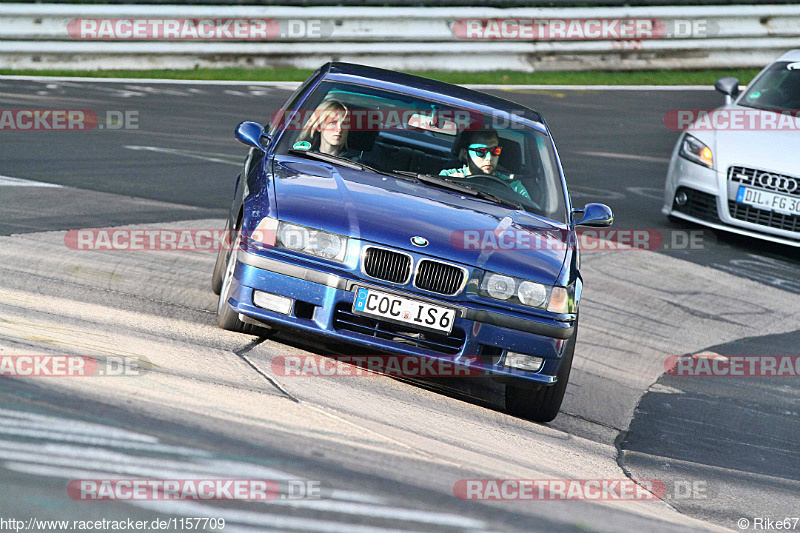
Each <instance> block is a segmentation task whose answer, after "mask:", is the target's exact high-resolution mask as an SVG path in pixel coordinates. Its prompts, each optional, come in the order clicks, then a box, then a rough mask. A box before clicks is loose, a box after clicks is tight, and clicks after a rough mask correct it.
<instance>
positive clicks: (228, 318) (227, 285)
mask: <svg viewBox="0 0 800 533" xmlns="http://www.w3.org/2000/svg"><path fill="white" fill-rule="evenodd" d="M240 240H241V230H240V228H236V235H235V237H234V238H233V245H232V246H231V249H230V250H228V251H223V253H222V256H223V257H224V258H225V269H224V270H222V276H221V278H222V281H221V286H220V292H219V300H218V301H217V324H219V327H221V328H222V329H227V330H230V331H238V332H244V331H246V330H247V329H249V328H247V324H245V323H244V322H242V321H241V320H239V313H237V312H236V311H234V310H233V309H231V306H230V305H228V299H230V297H231V287H232V286H233V273H234V270H236V250H238V249H239V241H240Z"/></svg>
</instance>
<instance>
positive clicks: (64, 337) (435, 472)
mask: <svg viewBox="0 0 800 533" xmlns="http://www.w3.org/2000/svg"><path fill="white" fill-rule="evenodd" d="M489 92H495V93H499V94H502V95H503V96H505V97H506V98H509V99H511V100H514V101H518V102H520V103H522V104H525V105H529V106H531V107H534V108H536V109H538V110H540V111H541V112H542V113H543V114H544V116H545V118H546V119H547V120H548V123H549V124H550V126H551V128H552V130H553V135H554V137H555V140H556V143H557V145H558V147H559V153H560V156H561V158H562V161H563V163H564V166H565V171H566V174H567V178H568V183H569V187H570V192H571V194H572V196H573V198H574V201H575V203H582V202H589V201H600V202H604V203H607V204H608V205H610V206H611V207H612V208H613V209H614V212H615V215H616V221H615V228H619V229H648V230H654V231H657V232H660V233H661V234H663V235H671V233H670V232H675V231H676V230H678V231H690V230H699V229H700V228H697V227H694V226H691V225H673V224H671V223H670V222H668V221H666V220H665V219H664V217H663V216H662V215H661V213H660V207H661V203H662V200H661V190H662V185H663V180H664V175H665V172H666V166H667V161H668V157H669V154H670V151H671V149H672V146H673V144H674V142H675V139H676V138H677V135H678V133H677V132H673V131H670V130H668V129H667V128H666V127H665V126H664V123H663V116H664V113H666V112H667V111H668V110H670V109H678V108H688V109H703V108H711V107H715V106H716V105H717V104H718V103H719V101H720V96H719V95H718V94H716V93H714V92H713V91H711V90H708V91H658V90H650V91H621V90H620V91H599V90H541V89H535V90H534V89H530V90H524V89H515V90H501V91H489ZM289 93H290V90H289V87H288V86H286V87H281V86H277V87H276V86H259V85H252V86H250V85H209V84H197V85H192V84H178V85H173V84H159V83H150V82H141V83H89V82H81V81H22V80H7V79H0V100H1V101H2V108H3V109H9V108H11V109H14V108H16V109H90V110H93V111H95V112H96V113H97V114H98V115H99V116H100V117H101V119H102V118H104V117H106V116H107V112H109V111H111V112H112V114H113V113H117V112H120V111H121V112H129V113H130V112H133V115H131V116H135V117H136V119H137V127H136V128H135V129H134V128H128V129H113V125H109V124H103V125H104V126H106V127H104V128H102V129H101V128H96V129H94V130H92V131H85V132H64V131H52V132H41V131H39V132H31V131H24V132H7V131H4V132H2V139H3V142H2V143H0V176H3V177H2V178H0V276H1V277H0V279H1V280H2V281H0V354H5V355H16V354H81V355H93V356H95V357H98V358H100V359H102V357H108V356H117V355H122V356H126V357H130V358H134V357H146V358H147V359H148V360H149V361H150V362H152V365H153V366H152V367H148V371H147V372H143V373H142V374H141V375H137V376H125V377H94V378H50V379H48V378H38V379H33V378H30V379H22V378H20V379H6V378H3V379H2V381H0V397H2V400H1V403H0V406H2V407H0V409H1V410H0V418H2V421H1V422H0V450H1V452H0V476H1V477H0V479H2V483H0V501H2V502H3V503H2V505H0V511H1V512H0V518H9V517H13V518H17V519H25V520H27V519H28V518H29V517H37V518H43V519H45V518H50V519H70V520H88V519H102V518H105V519H109V520H110V519H127V518H132V519H134V520H136V519H142V520H149V521H151V520H153V519H154V518H159V517H164V518H170V517H180V516H184V517H185V516H208V517H225V518H226V528H225V530H224V531H264V530H268V531H269V530H273V531H287V530H297V531H355V530H358V529H357V527H360V528H362V529H361V530H363V531H374V530H416V531H431V530H442V531H515V530H555V531H571V530H596V531H620V530H625V531H639V530H653V531H675V530H696V529H716V528H719V527H722V528H730V529H733V530H737V529H738V528H737V520H738V519H739V518H742V517H746V518H748V519H750V527H753V524H754V521H753V518H754V517H764V518H769V519H772V520H777V519H783V518H785V517H792V516H797V515H798V511H799V510H800V496H799V495H800V483H799V482H800V471H799V470H798V468H797V465H798V464H800V448H798V445H797V441H798V438H797V437H798V435H799V434H800V427H798V411H800V409H798V402H799V400H798V396H799V395H798V391H799V390H800V387H798V382H797V378H781V379H774V378H772V379H771V378H713V379H712V378H681V377H675V376H669V375H665V374H664V361H665V360H666V358H667V357H669V356H671V355H678V354H693V353H701V352H712V353H717V354H724V355H737V354H738V355H755V354H776V355H781V354H798V351H797V347H798V346H800V342H798V341H800V335H798V332H797V331H795V329H796V328H797V323H798V322H800V321H799V320H798V318H799V317H800V301H798V300H800V299H799V298H798V296H797V294H798V293H800V275H798V263H799V261H798V259H797V251H796V250H786V249H785V248H781V247H778V246H772V245H767V244H765V243H762V242H759V241H755V240H751V239H744V238H734V237H730V236H727V235H725V234H720V233H714V232H709V231H706V232H703V234H702V236H703V247H702V249H692V250H686V249H676V250H666V249H664V248H661V249H658V250H654V251H652V252H651V251H626V252H623V251H603V252H595V253H592V252H589V253H587V254H585V256H584V267H583V274H584V279H585V282H586V291H585V298H584V302H583V308H582V323H581V337H580V338H579V341H578V350H577V351H576V362H575V367H574V369H573V375H572V378H571V380H570V386H569V388H568V390H567V397H566V399H565V403H564V406H563V409H562V413H561V414H560V415H559V417H558V418H557V419H556V420H555V421H554V422H553V423H551V424H549V425H537V424H532V423H529V422H526V421H524V420H520V419H516V418H513V417H510V416H508V415H506V414H505V413H503V412H502V409H501V407H500V405H499V392H498V391H497V390H496V388H494V387H491V386H484V384H482V383H472V382H468V383H455V384H454V383H441V382H431V381H424V382H420V381H417V382H408V381H402V380H396V379H390V378H387V377H384V376H371V377H370V378H369V379H367V378H363V377H352V378H341V377H340V378H304V379H299V378H288V377H281V376H276V375H275V374H274V372H273V370H274V368H273V367H272V365H271V362H272V361H273V359H274V358H275V357H276V356H278V355H286V354H306V353H329V351H330V350H331V349H334V350H335V349H336V347H333V348H332V347H331V346H323V345H319V344H316V343H313V342H311V343H309V342H308V341H304V342H299V341H298V340H297V339H293V338H291V336H285V337H280V336H279V337H270V338H264V337H258V336H251V335H240V334H233V333H229V332H224V331H221V330H219V329H217V328H216V325H215V320H214V314H213V311H214V309H215V305H216V298H215V297H214V295H213V294H211V292H210V290H209V289H208V282H209V276H210V272H211V268H212V267H213V261H214V257H213V254H204V253H197V252H194V253H193V252H164V253H156V252H124V251H123V252H77V251H72V250H68V249H66V248H65V246H64V231H65V230H68V229H74V228H86V227H112V226H120V225H131V226H136V227H150V228H165V227H173V228H201V229H206V228H210V229H214V228H218V227H221V226H222V221H221V219H222V217H223V216H224V214H225V211H226V209H227V206H228V204H229V203H230V200H231V193H232V184H233V180H234V179H235V177H236V175H237V174H238V171H239V170H238V168H237V166H238V165H239V164H240V163H241V161H242V160H243V158H244V155H245V153H246V150H245V149H244V148H243V147H242V146H241V145H238V144H237V143H235V142H234V141H233V136H232V131H233V128H234V127H235V125H236V124H237V123H238V122H240V121H242V120H256V121H262V122H265V121H266V120H267V117H269V115H270V113H271V112H272V111H273V110H274V109H276V108H277V107H278V106H280V104H282V103H283V101H284V100H285V99H286V97H287V96H288V94H289ZM101 123H103V121H102V120H101ZM18 180H27V181H18ZM45 185H53V186H45ZM445 386H447V387H445ZM116 476H128V477H145V478H179V477H181V476H185V477H203V476H205V477H206V478H220V477H229V478H234V477H239V478H242V477H248V478H249V477H259V478H267V479H292V480H315V481H319V482H321V483H322V485H323V487H326V491H327V492H326V493H325V494H326V497H325V498H324V499H322V500H297V501H294V500H279V501H276V502H273V503H270V504H265V503H253V502H202V503H197V502H180V503H175V502H146V501H145V502H141V501H140V502H86V501H73V500H71V499H70V498H69V496H68V495H67V492H66V488H65V487H66V485H67V483H68V481H69V480H72V479H84V478H90V479H102V478H109V477H116ZM626 476H632V477H633V478H635V479H657V480H663V481H664V482H665V485H666V488H667V491H668V493H669V495H670V497H669V498H667V499H666V500H665V501H658V502H631V501H626V502H618V501H604V502H596V501H594V502H586V501H552V502H530V501H527V502H525V501H523V502H476V501H461V500H459V499H457V498H455V497H454V496H453V485H454V483H455V482H457V481H458V480H460V479H476V478H480V479H485V478H493V479H494V478H512V479H520V478H524V479H620V478H625V477H626ZM686 486H694V487H699V488H700V489H702V490H701V491H699V492H697V491H696V493H695V494H694V495H693V496H692V497H678V488H679V487H686ZM684 496H685V495H684Z"/></svg>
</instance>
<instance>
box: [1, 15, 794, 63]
mask: <svg viewBox="0 0 800 533" xmlns="http://www.w3.org/2000/svg"><path fill="white" fill-rule="evenodd" d="M89 19H91V20H89ZM136 21H138V22H136ZM142 21H144V22H142ZM147 21H150V22H147ZM159 21H160V22H159ZM220 21H221V22H220ZM225 21H229V22H230V25H229V26H228V27H227V28H222V29H220V26H224V23H225ZM237 21H240V22H241V21H244V22H242V24H244V27H245V32H244V33H235V31H234V30H235V28H236V24H237V23H238V22H237ZM258 21H261V22H258ZM603 21H611V22H608V25H607V27H606V26H603V24H604V22H603ZM614 21H616V22H614ZM648 21H649V22H648ZM167 22H169V23H170V24H172V29H173V30H175V24H177V25H178V26H177V27H178V29H177V30H176V31H177V32H178V33H175V32H174V31H173V32H172V33H169V32H167V31H166V24H167ZM92 24H95V25H94V26H92ZM134 24H140V26H139V27H138V30H141V29H142V28H145V29H144V30H143V31H140V32H138V33H134V31H138V30H137V27H136V26H134ZM203 24H205V26H203ZM615 24H616V26H614V25H615ZM626 24H627V25H628V26H624V25H626ZM639 24H641V25H642V26H641V27H640V26H637V25H639ZM648 24H649V26H648ZM623 27H627V28H628V29H631V28H634V27H635V29H637V31H634V32H633V33H631V32H627V33H622V32H621V31H620V28H623ZM648 27H649V30H648ZM148 28H149V29H148ZM187 28H188V29H187ZM192 28H194V29H192ZM614 28H616V30H615V29H614ZM638 30H641V31H638ZM598 31H599V33H597V32H598ZM648 31H649V33H648ZM148 32H150V33H148ZM159 32H160V33H159ZM193 32H194V33H193ZM198 32H205V33H198ZM203 35H205V37H203ZM628 37H632V38H628ZM796 47H800V5H768V6H765V5H759V6H741V5H740V6H693V7H690V6H680V7H677V6H666V7H625V8H619V7H608V8H513V9H497V8H459V9H456V10H454V9H451V8H405V7H387V8H380V7H287V6H258V7H256V6H239V7H220V6H183V5H97V4H84V5H79V4H0V67H1V68H34V69H45V68H49V69H53V68H60V69H73V68H80V69H97V68H104V69H109V68H117V69H137V68H195V67H201V68H206V67H228V66H245V67H273V66H293V67H300V68H316V67H318V66H319V65H320V64H322V63H324V62H325V61H329V60H344V61H352V62H358V63H366V64H371V65H375V66H383V67H387V68H396V69H405V70H427V69H445V70H448V69H449V70H467V71H486V70H500V69H509V70H521V71H533V70H583V69H600V70H627V69H672V68H729V67H758V66H763V65H764V64H766V63H768V62H770V61H771V60H773V59H774V58H775V57H776V56H778V55H780V54H781V53H782V52H784V51H786V50H788V49H792V48H796Z"/></svg>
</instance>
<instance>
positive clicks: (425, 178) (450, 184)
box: [392, 170, 522, 209]
mask: <svg viewBox="0 0 800 533" xmlns="http://www.w3.org/2000/svg"><path fill="white" fill-rule="evenodd" d="M392 172H393V173H395V174H401V175H403V176H411V177H414V178H416V179H417V180H419V181H421V182H422V183H426V184H428V185H434V186H437V187H441V188H443V189H449V190H451V191H456V192H462V193H464V194H468V195H470V196H475V197H477V198H481V199H483V200H489V201H492V202H494V203H497V204H502V205H505V206H507V207H513V208H514V209H522V206H521V205H520V204H517V203H514V202H512V201H511V200H506V199H505V198H502V197H500V196H497V195H496V194H492V193H490V192H486V191H482V190H480V189H475V188H474V187H470V186H469V185H466V184H463V183H456V182H454V181H450V180H449V179H447V178H440V177H438V176H433V175H431V174H418V173H416V172H409V171H407V170H393V171H392Z"/></svg>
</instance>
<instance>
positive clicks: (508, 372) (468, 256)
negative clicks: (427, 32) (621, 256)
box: [212, 63, 613, 422]
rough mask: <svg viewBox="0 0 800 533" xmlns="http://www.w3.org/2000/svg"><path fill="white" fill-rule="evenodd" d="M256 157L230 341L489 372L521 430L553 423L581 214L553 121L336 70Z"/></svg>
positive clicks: (237, 222) (221, 314)
mask: <svg viewBox="0 0 800 533" xmlns="http://www.w3.org/2000/svg"><path fill="white" fill-rule="evenodd" d="M236 137H237V139H238V140H239V141H241V142H242V143H244V144H246V145H248V146H250V152H249V155H248V157H247V159H246V161H245V163H244V168H243V169H242V172H241V174H240V175H239V177H238V179H237V182H236V187H235V193H234V198H233V203H232V206H231V211H230V216H229V219H228V229H229V231H230V234H231V235H232V238H231V241H232V243H231V244H232V245H231V246H230V247H229V249H228V250H222V251H220V253H219V256H218V258H217V263H216V266H215V269H214V273H213V278H212V288H213V289H214V292H215V293H217V294H219V295H220V297H219V305H218V310H217V311H218V322H219V325H220V326H221V327H222V328H225V329H228V330H235V331H246V330H248V328H252V327H253V326H254V325H256V326H269V327H272V328H278V329H286V330H294V331H297V332H309V333H314V334H318V335H322V336H325V337H327V338H329V339H333V340H337V341H341V342H343V343H354V344H357V345H360V346H362V347H365V348H367V349H368V350H375V351H378V352H382V353H385V352H390V353H396V354H403V355H404V356H418V357H422V358H434V359H442V360H447V361H451V362H455V363H459V362H463V363H464V364H465V365H475V364H476V362H477V363H479V364H480V366H481V368H482V369H483V371H484V372H485V373H486V375H489V376H491V378H492V379H494V380H497V381H499V382H501V383H502V384H504V385H505V398H506V407H507V410H508V411H509V412H511V413H512V414H514V415H517V416H521V417H524V418H528V419H530V420H534V421H541V422H547V421H550V420H552V419H554V418H555V417H556V415H557V414H558V411H559V409H560V406H561V402H562V399H563V397H564V392H565V389H566V386H567V381H568V379H569V374H570V368H571V366H572V358H573V354H574V351H575V342H576V338H577V332H578V308H579V303H580V298H581V288H582V281H581V275H580V271H579V267H580V257H579V249H578V240H577V235H576V232H575V227H576V226H578V225H585V226H595V227H601V226H608V225H610V224H611V222H612V220H613V216H612V213H611V210H610V209H609V208H608V207H606V206H604V205H602V204H587V205H586V206H584V207H583V208H580V209H574V208H573V207H572V206H571V203H570V198H569V195H568V193H567V187H566V183H565V180H564V173H563V170H562V168H561V163H560V161H559V158H558V154H557V152H556V148H555V145H554V143H553V140H552V138H551V136H550V132H549V129H548V127H547V124H546V123H545V121H544V119H543V118H542V116H541V115H540V114H539V113H537V112H536V111H533V110H531V109H527V108H524V107H522V106H520V105H518V104H514V103H512V102H509V101H507V100H503V99H501V98H497V97H494V96H490V95H488V94H484V93H481V92H477V91H472V90H469V89H466V88H463V87H458V86H455V85H450V84H447V83H442V82H438V81H433V80H429V79H425V78H421V77H417V76H411V75H408V74H402V73H398V72H393V71H388V70H382V69H377V68H371V67H366V66H362V65H354V64H347V63H327V64H325V65H323V66H322V67H321V68H320V69H319V70H317V71H316V72H315V73H314V74H312V75H311V76H310V77H309V78H308V79H307V80H306V81H305V82H304V83H303V84H302V85H301V86H300V87H299V88H298V89H297V91H295V93H294V94H292V96H291V97H290V98H289V100H288V101H287V102H286V104H285V105H284V106H283V108H282V109H281V110H279V111H277V112H276V113H274V114H273V115H272V117H271V118H270V123H269V125H267V126H261V125H260V124H258V123H256V122H243V123H241V124H240V125H239V126H238V127H237V130H236Z"/></svg>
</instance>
